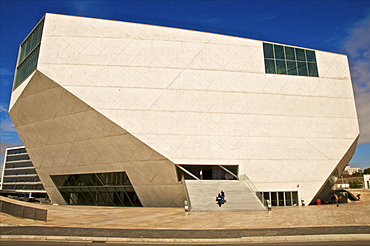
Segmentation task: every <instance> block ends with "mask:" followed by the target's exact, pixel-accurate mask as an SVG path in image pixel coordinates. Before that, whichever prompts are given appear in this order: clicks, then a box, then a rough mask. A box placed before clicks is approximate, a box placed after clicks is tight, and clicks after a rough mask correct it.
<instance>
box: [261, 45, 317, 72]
mask: <svg viewBox="0 0 370 246" xmlns="http://www.w3.org/2000/svg"><path fill="white" fill-rule="evenodd" d="M263 54H264V58H265V72H266V73H272V74H287V75H299V76H311V77H319V72H318V70H317V62H316V54H315V51H313V50H306V49H301V48H295V47H289V46H283V45H278V44H270V43H263Z"/></svg>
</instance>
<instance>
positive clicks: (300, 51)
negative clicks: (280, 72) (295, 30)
mask: <svg viewBox="0 0 370 246" xmlns="http://www.w3.org/2000/svg"><path fill="white" fill-rule="evenodd" d="M295 52H296V54H297V60H298V61H306V55H305V52H304V50H303V49H298V48H296V49H295Z"/></svg>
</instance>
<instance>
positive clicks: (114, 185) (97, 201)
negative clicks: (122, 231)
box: [51, 172, 141, 207]
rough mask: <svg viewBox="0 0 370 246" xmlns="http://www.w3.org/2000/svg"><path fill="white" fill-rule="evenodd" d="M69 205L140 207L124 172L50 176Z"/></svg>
mask: <svg viewBox="0 0 370 246" xmlns="http://www.w3.org/2000/svg"><path fill="white" fill-rule="evenodd" d="M51 179H52V180H53V182H54V184H55V186H56V187H57V188H58V190H59V192H60V193H61V195H62V196H63V198H64V200H65V201H66V203H67V204H70V205H97V206H135V207H141V203H140V201H139V198H138V196H137V195H136V192H135V190H134V188H133V186H132V184H131V182H130V180H129V178H128V176H127V175H126V172H115V173H91V174H72V175H53V176H51Z"/></svg>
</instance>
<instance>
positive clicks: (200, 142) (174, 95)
mask: <svg viewBox="0 0 370 246" xmlns="http://www.w3.org/2000/svg"><path fill="white" fill-rule="evenodd" d="M9 114H10V116H11V119H12V120H13V122H14V124H15V127H16V129H17V131H18V133H19V135H20V137H21V139H22V141H23V144H24V146H25V148H26V149H27V153H28V155H29V156H30V158H31V160H32V163H33V165H34V166H35V169H36V171H37V174H38V176H39V178H40V180H41V182H42V184H43V186H44V188H45V190H46V191H47V193H48V195H49V197H50V199H51V201H52V202H53V203H55V204H81V205H99V206H100V205H107V206H144V207H181V206H183V205H184V201H185V200H186V201H187V202H188V203H189V205H190V208H191V210H193V211H203V210H220V209H221V210H253V209H265V205H266V200H270V201H271V202H272V205H273V206H294V205H302V201H303V202H304V203H305V204H306V205H308V204H315V203H316V201H317V199H323V198H324V197H326V194H327V193H328V192H329V191H330V189H331V188H332V186H333V185H334V183H335V182H336V180H337V178H338V175H340V174H341V172H342V170H343V169H344V167H345V166H346V165H347V163H348V162H349V160H350V159H351V157H352V155H353V154H354V152H355V148H356V144H357V140H358V136H359V126H358V120H357V113H356V107H355V100H354V95H353V89H352V83H351V75H350V71H349V65H348V60H347V56H346V55H342V54H335V53H330V52H325V51H319V50H313V49H308V48H301V47H296V46H291V45H285V44H277V43H272V42H264V41H259V40H253V39H248V38H241V37H232V36H226V35H220V34H213V33H205V32H199V31H192V30H183V29H177V28H170V27H162V26H153V25H147V24H137V23H129V22H122V21H112V20H103V19H94V18H86V17H76V16H66V15H59V14H46V15H45V16H44V17H43V18H42V19H41V20H40V22H39V23H38V24H37V25H36V26H35V28H34V29H33V30H32V31H31V32H30V34H29V35H28V36H27V37H26V39H25V40H24V41H23V42H22V44H21V45H20V48H19V54H18V61H17V67H16V73H15V77H14V85H13V91H12V96H11V102H10V107H9ZM220 190H224V191H225V193H226V197H227V203H226V204H224V206H222V207H221V208H219V207H218V206H217V204H216V202H215V196H216V195H217V193H218V192H219V191H220Z"/></svg>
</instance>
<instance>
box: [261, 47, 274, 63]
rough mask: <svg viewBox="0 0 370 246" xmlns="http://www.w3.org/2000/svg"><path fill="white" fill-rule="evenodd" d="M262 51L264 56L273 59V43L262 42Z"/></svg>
mask: <svg viewBox="0 0 370 246" xmlns="http://www.w3.org/2000/svg"><path fill="white" fill-rule="evenodd" d="M263 53H264V56H265V58H272V59H274V50H273V45H272V44H268V43H263Z"/></svg>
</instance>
